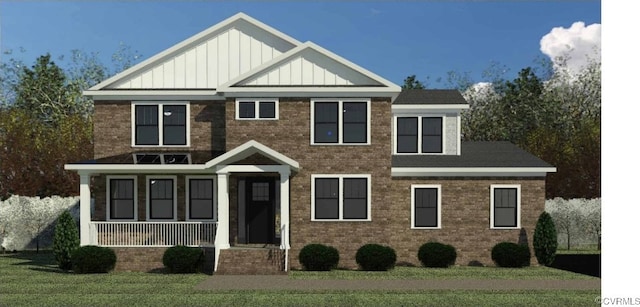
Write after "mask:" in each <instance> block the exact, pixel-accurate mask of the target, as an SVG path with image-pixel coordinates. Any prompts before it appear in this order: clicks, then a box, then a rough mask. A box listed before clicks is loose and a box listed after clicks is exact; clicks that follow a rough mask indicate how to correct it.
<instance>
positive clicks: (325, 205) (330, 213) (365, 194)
mask: <svg viewBox="0 0 640 307" xmlns="http://www.w3.org/2000/svg"><path fill="white" fill-rule="evenodd" d="M311 191H312V192H311V193H312V196H311V220H314V221H322V220H328V221H347V220H356V221H357V220H362V221H369V220H371V217H370V216H371V199H370V195H371V175H312V176H311Z"/></svg>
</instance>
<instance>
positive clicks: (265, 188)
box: [245, 177, 275, 244]
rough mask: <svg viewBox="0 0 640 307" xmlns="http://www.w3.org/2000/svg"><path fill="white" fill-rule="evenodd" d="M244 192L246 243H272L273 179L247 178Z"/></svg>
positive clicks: (273, 227)
mask: <svg viewBox="0 0 640 307" xmlns="http://www.w3.org/2000/svg"><path fill="white" fill-rule="evenodd" d="M245 190H246V192H247V194H246V198H245V199H246V211H245V212H246V219H245V221H246V224H245V225H246V226H245V227H246V234H247V243H265V244H267V243H269V244H272V243H274V236H275V225H274V223H275V212H274V211H275V179H274V178H269V177H254V178H247V183H246V189H245Z"/></svg>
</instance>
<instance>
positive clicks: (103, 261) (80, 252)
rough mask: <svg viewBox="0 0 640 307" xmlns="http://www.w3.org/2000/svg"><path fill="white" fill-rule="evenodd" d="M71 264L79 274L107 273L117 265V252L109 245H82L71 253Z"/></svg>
mask: <svg viewBox="0 0 640 307" xmlns="http://www.w3.org/2000/svg"><path fill="white" fill-rule="evenodd" d="M71 264H72V266H73V271H74V272H75V273H78V274H91V273H107V272H109V271H111V270H113V268H114V267H115V266H116V253H115V252H113V250H112V249H110V248H108V247H101V246H95V245H87V246H81V247H79V248H77V249H76V250H74V251H73V252H72V253H71Z"/></svg>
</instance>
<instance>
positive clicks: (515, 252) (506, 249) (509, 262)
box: [491, 242, 531, 268]
mask: <svg viewBox="0 0 640 307" xmlns="http://www.w3.org/2000/svg"><path fill="white" fill-rule="evenodd" d="M491 259H492V260H493V262H495V264H496V265H497V266H500V267H505V268H521V267H525V266H529V264H530V261H531V252H529V247H528V246H526V245H520V244H516V243H511V242H501V243H498V244H496V245H495V246H494V247H493V249H491Z"/></svg>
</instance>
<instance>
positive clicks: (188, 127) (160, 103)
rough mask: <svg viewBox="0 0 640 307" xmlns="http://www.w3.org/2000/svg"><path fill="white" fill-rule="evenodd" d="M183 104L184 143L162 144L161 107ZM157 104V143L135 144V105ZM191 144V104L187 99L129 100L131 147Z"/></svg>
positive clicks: (178, 146) (182, 146) (187, 145)
mask: <svg viewBox="0 0 640 307" xmlns="http://www.w3.org/2000/svg"><path fill="white" fill-rule="evenodd" d="M165 104H166V105H184V106H186V108H185V109H186V114H185V116H186V122H185V123H186V130H187V131H186V133H187V135H186V141H187V144H186V145H164V144H163V141H164V140H163V136H164V135H163V133H164V129H163V118H164V116H163V107H164V105H165ZM138 105H157V106H158V145H137V144H136V106H138ZM190 146H191V106H190V103H189V101H132V102H131V147H147V148H149V147H175V148H185V147H190Z"/></svg>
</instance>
